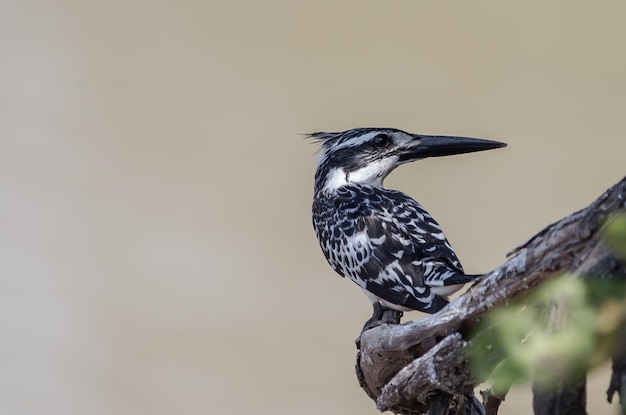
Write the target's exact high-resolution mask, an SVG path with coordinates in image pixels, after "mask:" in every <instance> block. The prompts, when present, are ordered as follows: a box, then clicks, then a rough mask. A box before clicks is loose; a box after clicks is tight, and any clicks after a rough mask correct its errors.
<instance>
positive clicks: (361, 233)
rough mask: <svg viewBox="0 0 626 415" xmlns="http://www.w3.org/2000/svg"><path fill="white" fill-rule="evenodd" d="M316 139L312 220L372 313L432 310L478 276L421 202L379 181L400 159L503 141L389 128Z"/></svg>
mask: <svg viewBox="0 0 626 415" xmlns="http://www.w3.org/2000/svg"><path fill="white" fill-rule="evenodd" d="M309 136H310V137H311V138H313V139H315V140H316V141H318V142H319V143H320V147H321V148H320V158H319V161H318V164H317V171H316V172H315V194H314V199H313V226H314V228H315V233H316V235H317V239H318V241H319V243H320V246H321V247H322V251H323V252H324V255H325V256H326V259H327V260H328V263H329V264H330V266H331V267H332V268H333V269H334V270H335V271H336V272H337V273H339V275H341V276H342V277H348V278H350V279H351V280H352V281H354V282H355V283H357V284H358V285H359V286H360V287H361V288H362V289H363V291H364V292H365V294H366V295H367V297H368V298H369V299H370V300H371V301H372V304H373V307H374V313H373V315H372V318H370V319H369V320H368V321H367V322H366V323H365V327H364V329H367V328H370V327H373V326H375V325H378V324H380V322H381V319H382V318H383V313H384V311H385V310H395V313H394V314H395V316H396V317H394V319H395V322H398V321H399V318H400V316H401V315H402V312H403V311H408V310H419V311H423V312H426V313H430V314H433V313H436V312H437V311H439V310H441V309H442V308H443V307H445V306H446V304H447V303H448V302H447V300H446V297H447V296H448V295H450V294H452V293H453V292H455V291H457V290H459V289H460V288H461V287H462V286H463V285H464V284H465V283H468V282H471V281H473V280H476V279H477V278H479V277H480V276H481V275H467V274H465V273H464V272H463V267H462V266H461V263H460V262H459V259H458V258H457V256H456V254H455V253H454V251H453V250H452V247H451V246H450V244H449V243H448V241H447V240H446V237H445V236H444V234H443V232H442V231H441V228H440V227H439V224H438V223H437V222H436V221H435V220H434V219H433V218H432V217H431V216H430V215H429V214H428V212H426V210H424V208H423V207H422V206H421V205H420V204H419V203H417V202H416V201H415V200H413V199H411V198H410V197H409V196H407V195H405V194H404V193H402V192H399V191H397V190H389V189H385V188H383V180H384V179H385V177H387V175H388V174H389V173H390V172H391V171H392V170H393V169H395V168H396V167H398V166H399V165H401V164H405V163H409V162H412V161H415V160H420V159H423V158H426V157H438V156H445V155H451V154H461V153H470V152H474V151H482V150H489V149H494V148H498V147H504V146H506V144H505V143H500V142H497V141H491V140H481V139H477V138H467V137H444V136H429V135H419V134H410V133H407V132H404V131H401V130H397V129H393V128H357V129H354V130H349V131H344V132H337V133H325V132H318V133H313V134H310V135H309Z"/></svg>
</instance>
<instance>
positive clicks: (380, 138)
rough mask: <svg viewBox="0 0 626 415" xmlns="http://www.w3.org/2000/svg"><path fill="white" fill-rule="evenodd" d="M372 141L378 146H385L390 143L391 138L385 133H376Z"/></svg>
mask: <svg viewBox="0 0 626 415" xmlns="http://www.w3.org/2000/svg"><path fill="white" fill-rule="evenodd" d="M372 142H373V143H374V145H375V146H376V147H378V148H385V147H387V146H388V145H389V144H390V143H391V138H389V136H388V135H387V134H378V135H377V136H376V137H374V140H373V141H372Z"/></svg>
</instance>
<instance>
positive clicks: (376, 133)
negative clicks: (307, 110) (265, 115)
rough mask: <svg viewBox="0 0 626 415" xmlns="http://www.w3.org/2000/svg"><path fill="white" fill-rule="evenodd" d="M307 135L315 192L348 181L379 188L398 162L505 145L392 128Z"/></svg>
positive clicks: (330, 188)
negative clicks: (316, 150) (315, 155)
mask: <svg viewBox="0 0 626 415" xmlns="http://www.w3.org/2000/svg"><path fill="white" fill-rule="evenodd" d="M310 137H311V138H313V139H315V140H316V141H318V142H319V143H320V158H319V161H318V164H317V171H316V173H315V192H316V193H317V192H320V191H333V190H336V189H338V188H340V187H341V186H345V185H346V184H349V183H356V184H368V185H371V186H376V187H381V186H382V183H383V180H384V179H385V177H387V175H388V174H389V173H391V171H392V170H393V169H395V168H396V167H398V166H399V165H401V164H405V163H409V162H412V161H415V160H420V159H423V158H426V157H439V156H447V155H452V154H461V153H471V152H474V151H483V150H490V149H493V148H498V147H504V146H506V144H505V143H501V142H498V141H491V140H482V139H478V138H468V137H447V136H433V135H420V134H411V133H407V132H405V131H402V130H397V129H394V128H357V129H353V130H348V131H344V132H337V133H325V132H318V133H313V134H310Z"/></svg>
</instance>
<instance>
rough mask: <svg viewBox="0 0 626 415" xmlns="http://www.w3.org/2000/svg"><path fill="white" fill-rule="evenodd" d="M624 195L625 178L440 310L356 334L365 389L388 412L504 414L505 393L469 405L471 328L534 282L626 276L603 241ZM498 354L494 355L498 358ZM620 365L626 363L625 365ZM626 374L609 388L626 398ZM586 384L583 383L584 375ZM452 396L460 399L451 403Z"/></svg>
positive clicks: (520, 295)
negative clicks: (607, 222) (557, 277)
mask: <svg viewBox="0 0 626 415" xmlns="http://www.w3.org/2000/svg"><path fill="white" fill-rule="evenodd" d="M625 199H626V177H625V178H624V179H622V180H621V181H620V182H619V183H617V184H616V185H615V186H613V187H612V188H610V189H609V190H607V191H606V192H605V193H604V194H603V195H602V196H600V197H599V198H598V199H597V200H595V201H594V202H593V203H592V204H591V205H589V206H588V207H587V208H585V209H583V210H581V211H578V212H575V213H573V214H571V215H569V216H567V217H565V218H563V219H561V220H560V221H558V222H556V223H554V224H552V225H550V226H548V227H547V228H545V229H544V230H542V231H541V232H539V233H538V234H537V235H535V236H534V237H532V238H531V239H530V240H529V241H527V242H526V243H524V244H522V245H520V246H519V247H517V248H515V249H514V250H513V251H512V252H511V253H509V258H508V259H507V261H506V262H505V263H504V264H502V265H501V266H499V267H498V268H496V269H495V270H493V271H492V272H490V273H488V274H486V275H485V276H484V277H483V278H482V279H481V280H480V281H479V282H477V283H476V284H474V286H472V287H471V288H470V289H469V290H468V291H467V292H466V293H464V294H463V295H462V296H460V297H459V298H457V299H456V300H454V301H453V302H451V303H450V305H449V306H448V307H446V308H445V309H443V310H441V311H440V312H439V313H437V314H435V315H432V316H429V317H427V318H424V319H422V320H418V321H413V322H408V323H405V324H401V325H389V324H385V325H382V326H379V327H375V328H373V329H370V330H367V331H365V332H363V333H362V334H361V336H360V337H359V339H358V340H357V347H358V348H359V351H358V353H357V364H356V371H357V377H358V379H359V383H360V384H361V386H362V388H363V389H364V390H365V392H366V393H367V394H368V395H369V396H370V397H371V398H372V399H374V400H375V401H376V404H377V407H378V408H379V409H380V410H381V411H382V410H390V411H393V412H395V413H402V414H425V413H440V414H461V413H484V411H485V410H486V409H489V413H491V414H495V413H497V410H498V406H499V401H502V400H503V399H504V397H503V396H499V397H496V396H492V402H491V404H490V405H489V402H488V400H487V402H486V403H487V405H485V406H483V404H480V405H481V408H476V409H475V410H476V411H477V412H465V411H466V408H467V407H470V408H471V407H473V406H476V404H477V400H476V399H475V398H474V397H473V388H474V387H475V386H476V385H477V384H478V383H480V382H481V381H482V379H476V378H475V377H474V376H473V375H472V373H471V371H470V370H469V366H468V363H467V360H466V352H467V347H468V342H470V341H471V340H470V339H469V338H468V333H469V329H470V328H472V327H474V326H475V325H476V324H477V323H478V322H479V321H480V320H481V318H482V317H483V316H484V315H485V313H487V312H488V311H490V310H491V309H492V308H494V307H495V306H500V305H506V304H508V303H509V302H510V301H511V300H514V299H515V300H517V299H521V298H523V297H524V296H525V295H526V294H527V293H528V291H529V290H530V289H532V288H535V287H537V286H539V285H541V284H542V283H544V282H545V281H546V280H548V279H550V278H551V277H553V276H555V275H558V274H561V273H563V272H567V271H569V272H574V273H578V274H581V275H583V274H593V275H596V276H597V275H621V276H624V275H626V270H625V268H626V267H625V266H624V264H623V263H622V262H620V261H618V260H616V259H615V258H614V257H613V255H612V254H611V252H610V251H609V250H608V249H607V247H606V246H605V245H604V242H603V238H602V232H601V228H602V226H603V224H604V220H605V218H606V216H607V214H608V213H610V212H614V211H616V210H618V209H624V208H626V200H625ZM499 359H501V357H499V356H494V365H495V363H497V361H498V360H499ZM616 367H618V368H621V369H622V370H623V369H625V368H624V366H623V365H622V366H619V365H617V366H616ZM625 373H626V372H624V371H622V372H621V374H622V377H619V376H618V377H617V378H616V380H615V382H612V384H611V385H612V386H611V389H610V390H609V394H610V395H612V393H611V391H613V392H615V391H617V392H618V393H620V396H622V399H624V397H623V395H621V394H622V393H623V392H624V386H623V385H624V384H625V383H624V382H622V380H623V379H626V377H623V376H624V374H625ZM616 376H617V375H616ZM582 384H583V387H584V381H583V382H582ZM614 384H615V385H617V386H615V387H613V385H614ZM568 387H569V386H565V387H564V388H565V389H564V390H563V391H562V392H563V394H565V395H564V396H570V395H568V392H569V389H567V388H568ZM442 396H443V397H446V399H447V400H446V399H443V400H442V399H441V397H442ZM444 401H446V402H447V405H448V407H447V409H445V410H444V409H437V408H439V407H443V406H446V404H444V403H443V402H444ZM450 402H457V403H458V404H457V405H456V407H455V408H450ZM560 404H562V402H561V403H560ZM429 409H430V411H429ZM433 410H437V411H438V412H433ZM481 411H482V412H481ZM563 413H565V412H563ZM570 413H571V412H570Z"/></svg>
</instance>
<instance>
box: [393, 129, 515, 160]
mask: <svg viewBox="0 0 626 415" xmlns="http://www.w3.org/2000/svg"><path fill="white" fill-rule="evenodd" d="M413 137H414V140H413V141H412V142H411V143H410V144H409V145H408V147H407V148H405V149H404V151H402V152H401V154H400V160H401V161H412V160H418V159H423V158H426V157H440V156H451V155H453V154H463V153H473V152H475V151H484V150H491V149H494V148H500V147H506V143H501V142H499V141H492V140H483V139H480V138H470V137H447V136H438V135H419V134H414V135H413Z"/></svg>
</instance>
